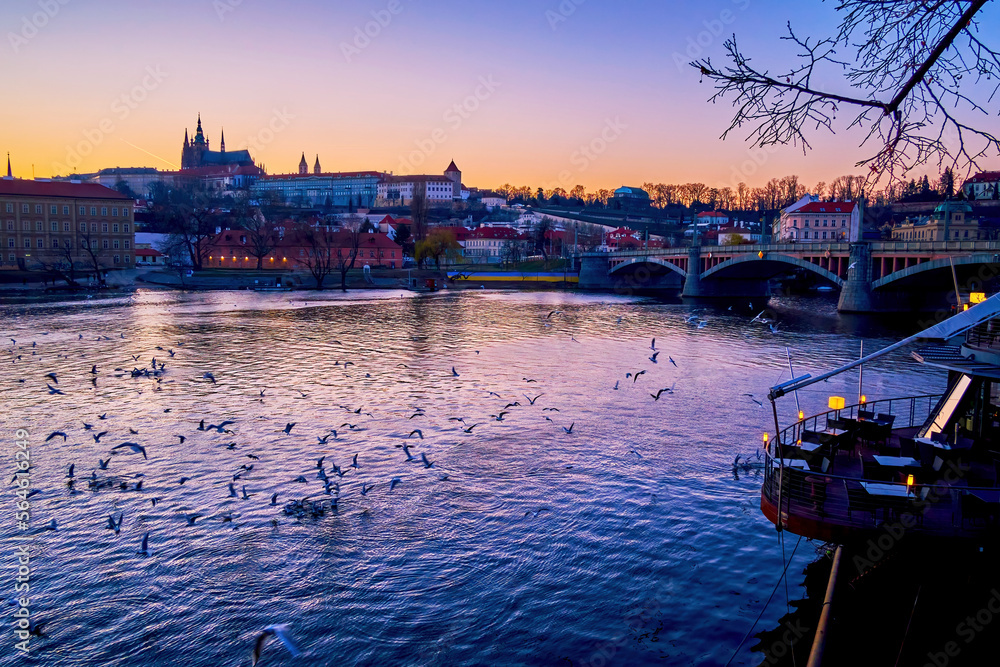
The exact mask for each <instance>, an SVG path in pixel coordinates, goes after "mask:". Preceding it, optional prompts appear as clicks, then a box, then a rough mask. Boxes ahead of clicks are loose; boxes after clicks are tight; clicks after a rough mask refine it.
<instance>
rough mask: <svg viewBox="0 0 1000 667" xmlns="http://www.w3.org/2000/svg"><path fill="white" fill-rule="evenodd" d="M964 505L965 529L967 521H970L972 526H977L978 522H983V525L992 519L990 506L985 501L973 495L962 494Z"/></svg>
mask: <svg viewBox="0 0 1000 667" xmlns="http://www.w3.org/2000/svg"><path fill="white" fill-rule="evenodd" d="M960 498H961V505H962V528H965V521H966V520H969V521H971V522H972V525H973V526H975V525H976V521H977V520H978V521H982V522H983V525H986V522H987V521H989V519H990V510H989V506H988V505H987V504H986V502H985V501H984V500H982V499H981V498H978V497H976V496H974V495H972V494H971V493H962V495H961V496H960Z"/></svg>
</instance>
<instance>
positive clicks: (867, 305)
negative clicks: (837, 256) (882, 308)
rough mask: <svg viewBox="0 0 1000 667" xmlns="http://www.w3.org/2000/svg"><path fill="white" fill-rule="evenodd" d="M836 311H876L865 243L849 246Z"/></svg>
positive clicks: (869, 256)
mask: <svg viewBox="0 0 1000 667" xmlns="http://www.w3.org/2000/svg"><path fill="white" fill-rule="evenodd" d="M837 310H838V311H839V312H841V313H871V312H875V311H876V310H878V309H877V308H876V306H875V295H874V293H873V292H872V252H871V246H870V245H868V244H867V243H863V242H862V243H852V244H851V260H850V263H849V264H848V269H847V280H845V281H844V286H843V287H842V288H841V290H840V301H839V303H838V304H837Z"/></svg>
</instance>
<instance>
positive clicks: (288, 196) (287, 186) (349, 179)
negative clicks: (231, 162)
mask: <svg viewBox="0 0 1000 667" xmlns="http://www.w3.org/2000/svg"><path fill="white" fill-rule="evenodd" d="M302 160H303V162H302V163H300V165H299V173H297V174H276V175H274V176H261V177H259V178H257V179H256V181H254V183H253V184H252V185H251V186H250V191H251V192H252V193H253V195H254V196H255V197H258V198H264V197H273V198H275V199H277V200H278V201H280V202H282V203H285V204H294V205H298V206H301V207H304V208H311V207H316V208H318V207H321V206H326V205H330V206H352V205H353V206H357V207H358V208H371V207H372V206H374V205H375V200H376V198H377V195H378V188H379V182H380V180H381V179H382V178H384V177H385V174H383V173H381V172H378V171H354V172H339V173H323V172H321V171H316V170H317V169H319V156H317V158H316V165H315V167H314V169H313V173H309V172H308V168H307V169H306V170H305V171H303V170H302V164H304V161H305V155H304V154H303V156H302Z"/></svg>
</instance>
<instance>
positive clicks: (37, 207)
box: [35, 204, 42, 215]
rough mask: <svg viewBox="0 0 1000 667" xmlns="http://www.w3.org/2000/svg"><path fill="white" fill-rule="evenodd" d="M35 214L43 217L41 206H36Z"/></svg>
mask: <svg viewBox="0 0 1000 667" xmlns="http://www.w3.org/2000/svg"><path fill="white" fill-rule="evenodd" d="M35 214H36V215H41V214H42V205H41V204H35Z"/></svg>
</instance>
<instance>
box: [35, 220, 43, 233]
mask: <svg viewBox="0 0 1000 667" xmlns="http://www.w3.org/2000/svg"><path fill="white" fill-rule="evenodd" d="M35 231H36V232H40V231H42V221H41V220H36V221H35Z"/></svg>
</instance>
